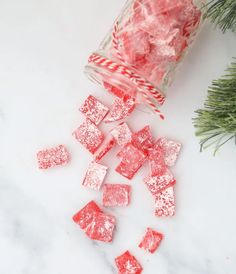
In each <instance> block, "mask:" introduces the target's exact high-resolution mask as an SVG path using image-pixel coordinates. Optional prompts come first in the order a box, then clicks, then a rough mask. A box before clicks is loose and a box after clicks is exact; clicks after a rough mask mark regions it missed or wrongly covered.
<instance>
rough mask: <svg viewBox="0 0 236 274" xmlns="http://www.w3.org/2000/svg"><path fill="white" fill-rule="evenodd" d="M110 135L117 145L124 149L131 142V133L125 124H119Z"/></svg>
mask: <svg viewBox="0 0 236 274" xmlns="http://www.w3.org/2000/svg"><path fill="white" fill-rule="evenodd" d="M111 135H112V136H113V137H114V138H115V140H116V142H117V144H118V145H119V146H121V147H124V146H125V145H127V144H128V143H130V142H131V139H132V132H131V130H130V128H129V126H128V125H127V124H126V123H121V124H119V125H118V126H117V127H115V128H114V129H113V130H112V131H111Z"/></svg>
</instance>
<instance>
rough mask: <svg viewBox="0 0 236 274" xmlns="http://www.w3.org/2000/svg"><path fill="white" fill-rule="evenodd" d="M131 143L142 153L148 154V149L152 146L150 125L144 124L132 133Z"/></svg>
mask: <svg viewBox="0 0 236 274" xmlns="http://www.w3.org/2000/svg"><path fill="white" fill-rule="evenodd" d="M131 143H132V145H133V146H135V147H136V148H138V149H139V150H141V151H142V152H143V153H145V154H148V152H149V150H150V149H151V148H152V147H153V137H152V133H151V130H150V127H149V126H145V127H144V128H143V129H141V130H139V131H138V132H135V133H133V135H132V141H131Z"/></svg>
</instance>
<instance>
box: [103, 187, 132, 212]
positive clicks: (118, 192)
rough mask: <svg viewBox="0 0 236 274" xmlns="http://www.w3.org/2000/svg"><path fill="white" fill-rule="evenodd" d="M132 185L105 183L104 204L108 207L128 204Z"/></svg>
mask: <svg viewBox="0 0 236 274" xmlns="http://www.w3.org/2000/svg"><path fill="white" fill-rule="evenodd" d="M130 192H131V186H130V185H123V184H104V187H103V205H104V206H107V207H116V206H128V205H129V203H130Z"/></svg>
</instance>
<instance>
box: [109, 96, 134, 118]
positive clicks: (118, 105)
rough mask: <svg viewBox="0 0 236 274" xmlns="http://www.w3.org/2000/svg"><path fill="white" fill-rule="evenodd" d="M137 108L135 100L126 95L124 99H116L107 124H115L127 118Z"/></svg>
mask: <svg viewBox="0 0 236 274" xmlns="http://www.w3.org/2000/svg"><path fill="white" fill-rule="evenodd" d="M134 108H135V99H134V98H132V97H130V96H128V95H125V97H124V98H122V99H120V98H116V99H115V101H114V103H113V104H112V106H111V111H110V112H109V114H108V115H107V117H106V118H105V119H104V121H105V122H107V123H109V122H115V121H119V120H122V119H124V118H126V117H127V116H128V115H129V114H130V113H132V112H133V110H134Z"/></svg>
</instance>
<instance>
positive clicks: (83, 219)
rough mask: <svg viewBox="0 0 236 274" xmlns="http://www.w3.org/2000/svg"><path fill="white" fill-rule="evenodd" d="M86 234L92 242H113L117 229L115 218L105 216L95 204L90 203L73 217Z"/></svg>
mask: <svg viewBox="0 0 236 274" xmlns="http://www.w3.org/2000/svg"><path fill="white" fill-rule="evenodd" d="M73 221H74V222H75V223H76V224H78V225H79V226H80V227H81V229H83V230H84V232H85V234H86V235H87V236H88V237H89V238H90V239H92V240H97V241H103V242H111V241H112V238H113V231H114V228H115V218H114V217H113V216H111V215H108V214H105V213H103V212H102V210H101V209H100V208H99V206H98V205H97V204H96V203H95V202H94V201H91V202H89V203H88V204H87V205H86V206H85V207H83V208H82V209H81V210H80V211H79V212H78V213H76V214H75V215H74V216H73Z"/></svg>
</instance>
